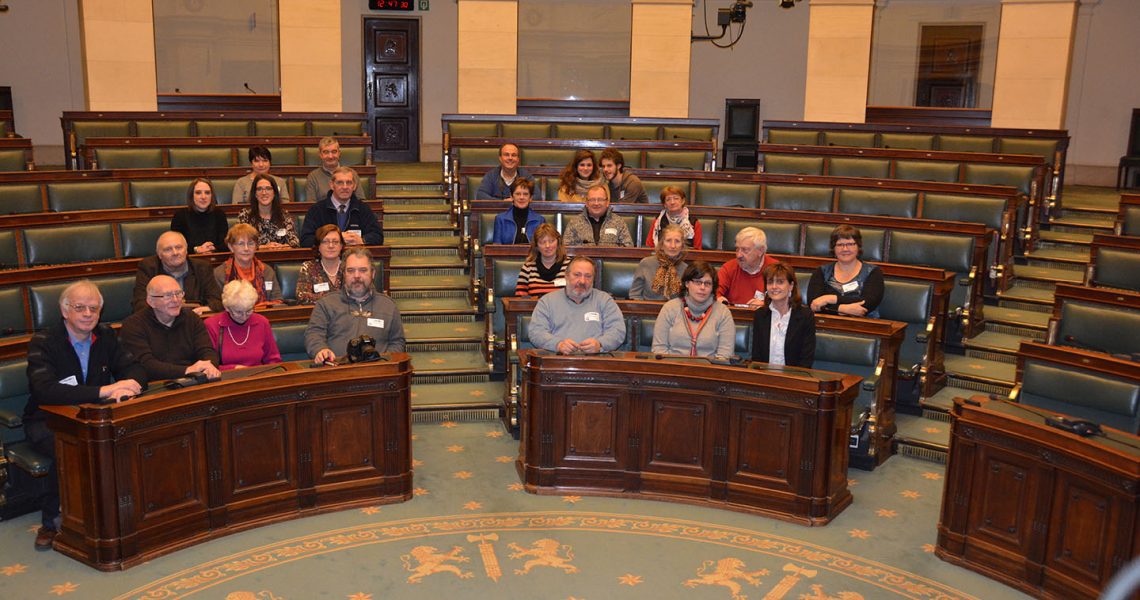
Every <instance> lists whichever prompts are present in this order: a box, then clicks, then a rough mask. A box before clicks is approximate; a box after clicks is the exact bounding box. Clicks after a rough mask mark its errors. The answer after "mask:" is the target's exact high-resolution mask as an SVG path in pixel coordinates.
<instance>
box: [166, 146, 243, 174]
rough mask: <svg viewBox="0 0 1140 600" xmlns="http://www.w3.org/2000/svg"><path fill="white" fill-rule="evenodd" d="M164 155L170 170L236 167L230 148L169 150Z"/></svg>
mask: <svg viewBox="0 0 1140 600" xmlns="http://www.w3.org/2000/svg"><path fill="white" fill-rule="evenodd" d="M166 153H167V161H168V162H169V164H170V168H172V169H182V168H189V167H233V166H236V165H237V161H236V160H235V158H234V151H233V149H232V148H169V149H167V150H166Z"/></svg>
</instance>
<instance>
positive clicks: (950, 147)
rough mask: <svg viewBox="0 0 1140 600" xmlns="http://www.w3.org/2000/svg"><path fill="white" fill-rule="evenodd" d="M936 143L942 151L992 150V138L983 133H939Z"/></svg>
mask: <svg viewBox="0 0 1140 600" xmlns="http://www.w3.org/2000/svg"><path fill="white" fill-rule="evenodd" d="M937 144H938V149H939V150H942V151H944V152H993V151H994V138H992V137H988V136H983V135H939V136H938V142H937Z"/></svg>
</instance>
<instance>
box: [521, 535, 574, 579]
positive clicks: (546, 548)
mask: <svg viewBox="0 0 1140 600" xmlns="http://www.w3.org/2000/svg"><path fill="white" fill-rule="evenodd" d="M508 547H509V548H510V549H511V550H514V551H515V552H514V553H513V554H511V555H510V556H511V558H526V557H528V556H530V557H533V558H531V559H530V560H528V561H526V562H525V563H523V568H521V569H515V575H526V574H527V573H530V570H531V569H533V568H535V567H554V568H555V569H562V571H563V572H565V573H577V572H578V567H575V566H574V565H572V564H570V561H572V560H574V552H573V551H572V549H571V548H570V546H567V545H565V544H560V543H558V540H552V539H550V538H544V539H541V540H538V541H537V542H534V543H533V544H531V545H530V549H526V548H523V547H522V546H519V545H518V544H515V543H513V542H512V543H510V544H508ZM559 550H564V551H565V552H566V556H565V557H563V556H560V555H559V554H558V551H559Z"/></svg>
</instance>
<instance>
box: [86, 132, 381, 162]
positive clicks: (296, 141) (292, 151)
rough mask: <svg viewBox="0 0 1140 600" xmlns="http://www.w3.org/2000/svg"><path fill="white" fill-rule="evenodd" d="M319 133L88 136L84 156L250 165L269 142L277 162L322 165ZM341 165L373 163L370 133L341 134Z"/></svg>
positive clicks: (91, 159) (103, 159) (92, 159)
mask: <svg viewBox="0 0 1140 600" xmlns="http://www.w3.org/2000/svg"><path fill="white" fill-rule="evenodd" d="M320 140H321V138H319V137H282V138H248V137H240V138H239V137H226V138H144V139H138V138H90V139H88V140H87V144H86V146H85V148H84V151H83V152H82V154H81V157H82V161H81V165H80V166H81V168H85V169H159V168H175V169H177V168H186V167H248V166H249V148H250V146H265V147H266V148H267V149H268V150H269V152H270V153H271V154H272V155H273V165H274V166H285V165H309V166H314V167H315V166H318V165H320V164H321V156H320V150H319V148H318V144H319V143H320ZM337 142H338V143H339V144H340V164H342V165H348V166H355V165H370V164H372V140H371V139H370V138H368V137H342V138H337Z"/></svg>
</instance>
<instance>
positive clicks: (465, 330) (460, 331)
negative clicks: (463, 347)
mask: <svg viewBox="0 0 1140 600" xmlns="http://www.w3.org/2000/svg"><path fill="white" fill-rule="evenodd" d="M468 331H471V329H469V328H467V327H456V328H455V332H456V333H467V332H468Z"/></svg>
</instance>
